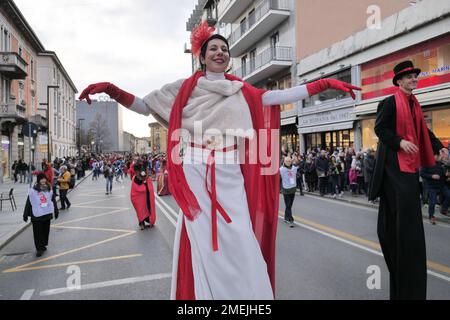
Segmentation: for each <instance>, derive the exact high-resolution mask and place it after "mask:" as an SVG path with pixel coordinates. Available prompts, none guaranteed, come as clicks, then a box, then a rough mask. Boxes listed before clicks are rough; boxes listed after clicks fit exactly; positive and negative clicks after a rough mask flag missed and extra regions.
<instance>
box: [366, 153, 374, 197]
mask: <svg viewBox="0 0 450 320" xmlns="http://www.w3.org/2000/svg"><path fill="white" fill-rule="evenodd" d="M374 169H375V154H374V151H373V149H370V148H369V149H368V150H367V155H366V156H365V157H364V183H365V187H366V188H365V190H366V193H367V194H369V187H370V183H371V181H372V175H373V170H374Z"/></svg>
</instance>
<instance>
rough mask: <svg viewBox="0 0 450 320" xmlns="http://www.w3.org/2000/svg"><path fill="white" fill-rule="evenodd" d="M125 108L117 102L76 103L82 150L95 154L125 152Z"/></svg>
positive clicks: (107, 100)
mask: <svg viewBox="0 0 450 320" xmlns="http://www.w3.org/2000/svg"><path fill="white" fill-rule="evenodd" d="M103 98H104V99H103ZM123 108H124V107H122V106H121V105H119V104H118V103H117V102H115V101H111V100H110V99H108V98H105V97H102V101H98V100H92V104H91V105H89V104H88V103H87V102H86V101H79V100H77V101H76V110H77V112H76V117H77V122H78V123H79V127H80V143H81V148H82V150H86V151H92V152H95V153H108V152H123V151H125V150H124V131H123V125H122V123H123Z"/></svg>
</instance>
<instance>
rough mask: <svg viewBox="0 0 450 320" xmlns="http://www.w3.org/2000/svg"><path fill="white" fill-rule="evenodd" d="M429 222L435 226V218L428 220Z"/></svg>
mask: <svg viewBox="0 0 450 320" xmlns="http://www.w3.org/2000/svg"><path fill="white" fill-rule="evenodd" d="M430 222H431V224H434V225H435V224H436V218H435V217H433V218H431V219H430Z"/></svg>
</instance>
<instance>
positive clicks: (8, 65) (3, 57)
mask: <svg viewBox="0 0 450 320" xmlns="http://www.w3.org/2000/svg"><path fill="white" fill-rule="evenodd" d="M27 65H28V64H27V63H26V62H25V60H23V59H22V57H21V56H19V54H17V53H16V52H0V73H1V74H3V75H5V76H6V77H8V78H10V79H25V78H26V77H27Z"/></svg>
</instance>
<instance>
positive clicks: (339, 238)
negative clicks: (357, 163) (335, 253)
mask: <svg viewBox="0 0 450 320" xmlns="http://www.w3.org/2000/svg"><path fill="white" fill-rule="evenodd" d="M278 218H279V219H280V220H281V219H283V218H282V217H278ZM294 223H295V224H296V225H298V226H300V227H303V228H306V229H308V230H311V231H314V232H316V233H320V234H321V235H324V236H326V237H328V238H332V239H334V240H337V241H340V242H343V243H345V244H348V245H350V246H353V247H356V248H359V249H361V250H364V251H367V252H370V253H372V254H375V255H377V256H380V257H383V254H382V253H381V252H380V251H377V250H373V249H370V248H368V247H366V246H363V245H360V244H358V243H355V242H353V241H349V240H346V239H343V238H341V237H338V236H335V235H333V234H331V233H328V232H325V231H322V230H318V229H316V228H314V227H311V226H308V225H306V224H303V223H299V222H297V221H295V222H294ZM427 273H428V274H429V275H432V276H434V277H436V278H439V279H442V280H445V281H447V282H450V277H447V276H444V275H442V274H440V273H437V272H434V271H431V270H429V269H428V270H427Z"/></svg>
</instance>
